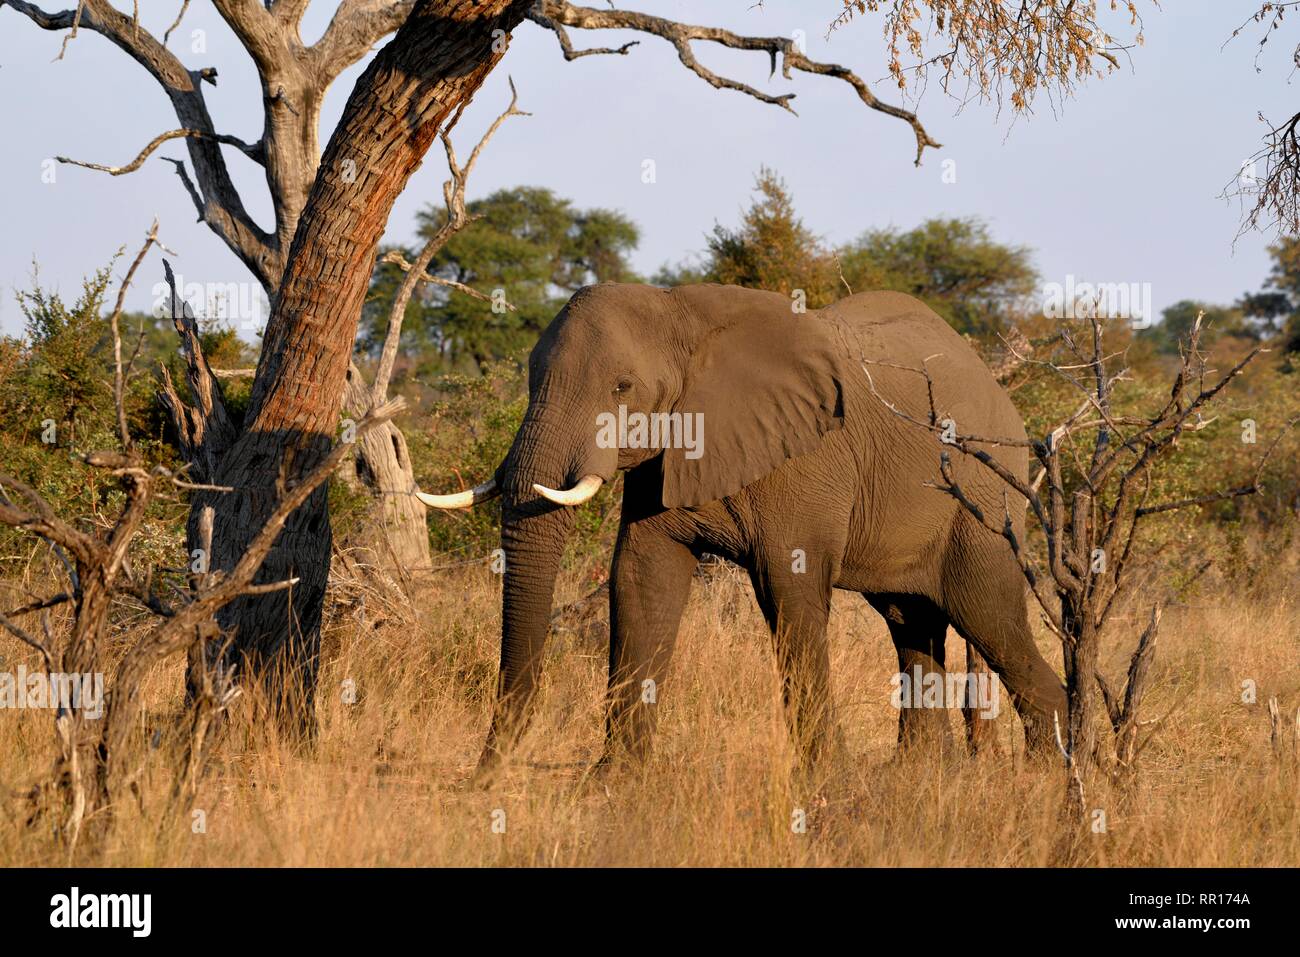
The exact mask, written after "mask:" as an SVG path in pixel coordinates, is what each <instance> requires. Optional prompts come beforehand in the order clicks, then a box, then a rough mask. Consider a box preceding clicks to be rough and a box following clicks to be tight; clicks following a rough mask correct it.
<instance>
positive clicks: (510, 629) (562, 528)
mask: <svg viewBox="0 0 1300 957" xmlns="http://www.w3.org/2000/svg"><path fill="white" fill-rule="evenodd" d="M543 411H544V410H543V409H542V408H536V407H534V408H530V409H529V413H528V415H527V416H526V417H525V420H524V423H523V425H522V426H521V427H520V429H519V433H518V434H517V435H516V436H515V441H514V444H513V445H512V446H511V449H510V452H509V453H508V454H507V455H506V458H505V461H504V462H503V463H502V464H501V468H500V469H498V471H497V479H498V483H499V485H500V487H501V490H502V495H503V503H502V510H501V547H502V550H503V551H504V553H505V581H504V584H503V587H502V593H501V665H500V672H499V675H498V678H497V701H496V707H495V710H494V712H493V715H492V727H491V730H489V732H488V738H487V743H486V745H485V746H484V748H483V754H482V756H481V757H480V759H479V767H478V774H479V776H480V777H482V776H483V775H484V774H486V773H488V772H491V771H492V770H494V769H495V768H496V766H497V765H498V764H499V763H500V760H501V758H502V757H503V756H504V755H505V754H506V752H508V751H509V750H510V748H511V747H512V746H513V745H514V743H515V742H516V741H517V740H518V739H519V736H520V735H521V734H522V733H523V732H524V730H525V729H526V728H527V726H528V722H529V719H530V717H531V714H532V705H533V699H534V696H535V695H536V691H537V686H538V679H539V677H540V675H541V669H542V657H543V654H544V652H545V649H546V638H547V632H548V630H549V628H550V622H551V607H552V603H553V601H554V597H555V580H556V577H557V575H558V574H559V570H560V561H561V559H562V557H563V555H564V546H565V543H566V542H567V540H568V536H569V533H570V532H571V531H572V529H573V510H572V509H570V508H566V507H563V506H559V505H556V504H554V503H552V502H549V501H547V500H546V499H544V498H542V497H540V496H539V495H538V494H537V493H536V492H535V491H534V490H533V487H532V486H533V484H534V483H544V484H546V485H547V486H550V487H558V488H565V487H567V486H568V485H569V484H571V483H572V476H571V474H570V473H571V472H572V471H573V470H574V469H576V468H580V459H581V455H580V453H578V454H576V455H575V453H574V452H573V443H572V442H566V441H564V439H563V437H562V436H561V435H558V434H556V431H555V430H554V429H553V428H552V427H551V424H552V422H553V421H554V419H553V418H552V417H550V416H544V415H542V414H541V413H542V412H543Z"/></svg>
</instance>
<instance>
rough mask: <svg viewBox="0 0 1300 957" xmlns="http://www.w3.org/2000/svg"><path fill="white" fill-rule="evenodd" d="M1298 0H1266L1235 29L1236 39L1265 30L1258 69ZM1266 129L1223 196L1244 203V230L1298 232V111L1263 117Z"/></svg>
mask: <svg viewBox="0 0 1300 957" xmlns="http://www.w3.org/2000/svg"><path fill="white" fill-rule="evenodd" d="M1298 8H1300V3H1297V2H1296V0H1264V2H1261V3H1259V4H1258V7H1257V9H1256V10H1255V12H1254V13H1253V14H1251V15H1250V16H1249V17H1248V18H1247V19H1246V22H1245V23H1243V24H1241V25H1240V26H1239V27H1237V29H1235V30H1233V31H1232V38H1234V39H1235V38H1236V37H1237V36H1238V35H1239V34H1241V33H1242V32H1243V31H1244V30H1246V29H1247V28H1248V27H1250V26H1251V25H1254V26H1255V27H1257V28H1258V27H1261V26H1262V32H1263V36H1262V37H1260V39H1259V50H1258V52H1257V53H1256V55H1255V68H1256V70H1257V71H1259V70H1260V65H1259V61H1260V59H1261V58H1262V57H1263V55H1264V52H1265V48H1266V45H1267V44H1268V41H1269V39H1270V37H1272V36H1273V34H1274V32H1275V31H1277V30H1279V29H1280V28H1281V27H1282V25H1283V22H1284V21H1285V19H1286V15H1287V14H1288V13H1292V14H1294V13H1296V12H1297V9H1298ZM1290 53H1291V56H1290V60H1291V62H1292V64H1293V65H1294V64H1296V63H1300V43H1297V44H1295V45H1293V46H1292V47H1291V51H1290ZM1259 120H1260V122H1261V123H1263V124H1264V125H1265V132H1264V136H1263V143H1262V145H1261V146H1260V147H1259V148H1258V149H1257V150H1256V151H1255V153H1254V154H1253V155H1252V156H1251V157H1250V158H1249V159H1247V160H1246V161H1245V162H1244V163H1242V165H1241V169H1239V170H1237V173H1236V175H1235V176H1234V177H1233V179H1232V182H1231V183H1230V184H1229V185H1228V187H1227V188H1226V189H1225V190H1224V195H1225V196H1235V197H1237V198H1238V199H1239V200H1241V202H1242V205H1243V207H1244V216H1243V218H1242V223H1241V232H1242V233H1244V232H1246V231H1247V230H1252V229H1259V230H1273V231H1275V232H1277V233H1278V234H1279V235H1287V234H1294V233H1297V232H1300V111H1298V112H1294V113H1292V114H1291V115H1290V116H1287V117H1285V118H1283V119H1282V120H1281V122H1278V121H1277V118H1276V117H1274V118H1273V119H1272V120H1270V119H1268V118H1267V117H1265V116H1264V115H1263V113H1260V114H1259Z"/></svg>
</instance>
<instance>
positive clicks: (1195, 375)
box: [863, 314, 1289, 819]
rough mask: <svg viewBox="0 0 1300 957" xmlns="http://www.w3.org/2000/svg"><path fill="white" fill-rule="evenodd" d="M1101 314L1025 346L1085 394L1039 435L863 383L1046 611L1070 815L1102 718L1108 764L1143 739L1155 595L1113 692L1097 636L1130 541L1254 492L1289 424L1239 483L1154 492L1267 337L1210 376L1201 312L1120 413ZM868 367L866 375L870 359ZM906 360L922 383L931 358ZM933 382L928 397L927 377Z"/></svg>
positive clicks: (1117, 769) (1128, 759)
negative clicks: (1022, 522)
mask: <svg viewBox="0 0 1300 957" xmlns="http://www.w3.org/2000/svg"><path fill="white" fill-rule="evenodd" d="M1105 321H1106V320H1104V319H1102V318H1100V316H1098V315H1095V314H1094V315H1093V316H1092V317H1091V318H1090V319H1089V320H1088V323H1087V333H1088V335H1089V337H1090V341H1088V342H1086V343H1084V344H1080V343H1079V342H1078V341H1077V339H1076V337H1075V336H1074V335H1073V334H1072V333H1071V332H1070V331H1069V330H1067V331H1064V332H1062V333H1061V334H1060V337H1059V340H1060V344H1061V345H1062V346H1063V348H1064V350H1065V354H1066V356H1067V357H1068V358H1066V359H1063V360H1059V361H1048V360H1044V359H1035V358H1032V357H1029V356H1021V357H1020V358H1021V359H1022V360H1023V361H1024V362H1026V363H1033V364H1035V365H1038V366H1040V367H1042V368H1045V369H1047V370H1049V372H1050V373H1051V374H1053V375H1056V376H1059V377H1061V378H1062V379H1063V380H1064V381H1065V382H1066V383H1068V384H1069V386H1070V387H1071V388H1072V389H1075V390H1077V391H1078V392H1079V393H1080V395H1081V396H1082V399H1081V401H1080V403H1079V405H1078V408H1077V409H1076V410H1075V412H1074V413H1073V414H1072V415H1071V416H1070V417H1069V418H1068V419H1067V420H1066V421H1065V422H1064V423H1062V424H1061V425H1059V426H1058V427H1057V428H1055V429H1053V430H1052V432H1051V433H1050V434H1048V435H1046V436H1044V437H1043V438H1030V439H1022V438H1016V437H1014V436H980V435H969V434H964V433H962V432H961V423H960V422H958V421H955V420H954V419H953V417H952V416H951V415H949V414H948V412H947V410H943V409H937V408H935V406H934V402H933V399H931V403H930V412H929V418H928V419H921V418H917V417H916V416H914V415H912V414H909V413H908V412H906V411H904V410H903V409H902V408H900V407H899V405H898V404H896V403H895V402H894V401H892V400H891V398H890V397H889V396H885V395H881V394H880V393H879V392H877V391H876V390H875V387H874V384H873V385H872V391H873V393H874V394H875V395H876V397H877V398H878V399H879V400H880V401H881V402H882V403H883V404H884V405H885V406H886V407H887V408H888V409H889V410H890V411H892V412H893V413H894V414H895V415H897V416H899V417H901V418H903V419H905V420H907V421H908V422H911V423H912V424H914V425H916V426H917V427H919V428H924V429H928V430H930V431H931V432H933V433H934V434H935V435H936V436H937V438H938V439H939V443H940V444H939V451H938V458H939V474H940V476H941V479H940V480H937V481H934V482H932V483H930V485H931V487H933V488H935V489H937V490H939V491H941V492H943V493H945V494H947V495H950V496H952V497H953V498H954V499H955V500H956V501H957V502H958V503H959V504H960V505H961V506H962V507H963V508H964V509H965V510H966V511H967V512H969V513H970V514H971V515H972V516H973V517H974V518H975V519H977V520H978V521H979V522H980V523H981V524H982V525H983V526H984V527H985V528H987V529H988V530H989V531H991V532H993V533H995V534H997V535H1000V536H1002V537H1004V538H1005V539H1006V540H1007V543H1008V545H1009V546H1010V548H1011V552H1012V554H1013V555H1014V556H1015V558H1016V560H1017V562H1018V563H1019V565H1020V568H1021V571H1022V572H1023V573H1024V576H1025V580H1026V582H1027V583H1028V585H1029V588H1030V590H1031V592H1032V593H1033V596H1034V598H1035V599H1036V601H1037V603H1038V605H1039V606H1040V608H1041V609H1042V614H1043V620H1044V622H1045V623H1046V624H1047V626H1048V628H1050V629H1051V631H1052V632H1053V633H1054V634H1055V635H1056V636H1057V637H1058V638H1059V639H1060V642H1061V648H1062V652H1063V656H1064V663H1065V681H1066V694H1067V704H1068V714H1065V715H1058V716H1057V740H1058V744H1059V746H1060V749H1061V753H1062V756H1063V758H1064V760H1065V766H1066V770H1067V777H1068V783H1067V794H1066V797H1067V808H1068V810H1069V812H1070V814H1071V815H1072V817H1074V818H1076V819H1077V818H1081V817H1082V816H1083V814H1084V813H1085V811H1086V808H1087V794H1088V790H1089V788H1090V787H1091V786H1092V784H1093V783H1094V780H1095V776H1096V775H1095V772H1096V771H1097V769H1098V764H1099V758H1100V754H1101V749H1100V747H1099V741H1098V735H1097V729H1098V725H1099V724H1100V721H1099V718H1105V719H1107V720H1108V722H1109V724H1110V726H1111V730H1112V731H1113V733H1114V747H1113V749H1112V750H1111V757H1110V760H1109V762H1108V767H1107V770H1108V771H1110V772H1111V773H1112V774H1114V775H1118V776H1123V775H1127V774H1129V773H1131V771H1132V769H1133V765H1134V762H1135V760H1136V758H1137V756H1138V754H1139V753H1140V752H1141V750H1142V748H1143V747H1144V746H1145V744H1146V741H1139V730H1140V728H1141V727H1142V726H1143V725H1149V724H1151V722H1147V721H1143V720H1142V718H1141V716H1140V715H1141V707H1142V701H1143V697H1144V695H1145V693H1146V690H1147V687H1148V685H1149V682H1150V675H1151V670H1150V664H1151V657H1152V655H1153V654H1154V651H1155V647H1156V639H1157V636H1158V632H1159V626H1160V604H1159V601H1156V602H1154V603H1153V604H1152V606H1151V608H1150V611H1149V616H1148V620H1147V625H1146V627H1145V629H1144V630H1143V631H1142V633H1141V635H1140V637H1139V638H1138V640H1137V643H1136V646H1135V649H1134V651H1133V654H1132V658H1131V662H1130V665H1129V669H1128V675H1127V678H1126V680H1125V684H1124V686H1123V689H1122V690H1121V691H1119V692H1114V691H1112V690H1111V685H1110V683H1109V681H1108V680H1107V679H1106V678H1105V677H1104V676H1103V675H1102V673H1101V670H1100V668H1099V665H1098V650H1099V647H1100V638H1101V634H1102V632H1103V630H1104V628H1105V627H1106V625H1107V623H1108V621H1109V620H1110V619H1111V616H1112V615H1113V613H1114V612H1115V611H1116V609H1117V608H1120V607H1122V606H1123V605H1124V603H1125V602H1126V600H1128V599H1129V598H1130V597H1132V592H1133V586H1134V583H1135V581H1136V576H1135V575H1134V574H1133V572H1134V570H1135V553H1134V547H1135V545H1136V543H1137V541H1138V533H1139V529H1140V527H1141V523H1142V520H1143V519H1144V518H1147V517H1148V516H1151V515H1157V514H1161V513H1165V512H1170V511H1173V510H1175V509H1182V508H1193V507H1199V506H1204V505H1208V504H1211V503H1213V502H1218V501H1223V500H1225V499H1230V498H1236V497H1239V496H1244V495H1251V494H1253V493H1255V492H1257V491H1259V490H1260V475H1261V473H1262V470H1263V467H1264V465H1265V463H1266V462H1267V460H1268V457H1269V455H1270V454H1271V453H1272V451H1273V449H1275V448H1276V447H1277V442H1278V441H1279V440H1280V439H1281V436H1282V434H1284V433H1285V429H1283V430H1282V432H1281V433H1280V434H1279V436H1278V438H1277V439H1275V440H1274V441H1273V443H1272V444H1271V445H1270V446H1269V447H1268V450H1267V451H1266V452H1265V454H1264V456H1263V457H1262V458H1261V460H1260V462H1259V465H1258V467H1257V469H1256V471H1255V474H1254V476H1253V477H1252V479H1251V481H1250V482H1249V483H1248V484H1246V485H1242V486H1240V487H1237V488H1232V489H1225V490H1218V491H1208V492H1206V493H1205V494H1203V495H1199V496H1195V497H1192V498H1186V499H1181V500H1178V501H1171V502H1161V503H1153V502H1151V501H1150V498H1151V493H1152V479H1153V474H1154V472H1155V470H1156V469H1157V467H1158V465H1159V463H1160V462H1161V461H1162V460H1164V459H1166V458H1168V457H1169V456H1170V455H1171V454H1172V453H1173V452H1174V451H1175V450H1176V449H1177V447H1178V444H1179V442H1180V441H1181V440H1183V439H1184V438H1185V437H1187V436H1191V435H1194V434H1195V433H1197V432H1199V431H1200V430H1201V429H1203V428H1204V427H1205V426H1207V425H1208V424H1209V423H1210V422H1211V421H1213V420H1212V419H1206V418H1205V417H1204V415H1205V412H1206V409H1207V407H1208V406H1209V405H1210V404H1211V403H1212V402H1213V400H1214V399H1215V398H1216V397H1217V396H1219V394H1220V393H1221V392H1222V391H1223V390H1224V388H1226V387H1227V385H1228V383H1230V382H1231V381H1232V380H1233V379H1234V378H1236V377H1237V376H1238V375H1240V374H1241V372H1242V370H1243V369H1245V368H1246V366H1247V365H1248V364H1249V363H1250V362H1251V361H1253V360H1254V359H1255V357H1256V356H1257V355H1258V354H1259V353H1260V352H1261V351H1262V349H1261V348H1259V347H1257V348H1255V349H1254V350H1252V351H1251V352H1250V353H1249V354H1248V355H1247V356H1246V357H1245V358H1244V359H1242V360H1241V361H1240V362H1238V363H1237V364H1236V365H1235V366H1234V367H1233V368H1232V369H1231V370H1230V371H1229V372H1228V373H1227V374H1225V375H1223V376H1221V377H1218V378H1213V379H1209V381H1207V377H1208V376H1210V375H1211V373H1210V371H1209V370H1208V368H1207V366H1206V360H1205V356H1204V355H1203V354H1202V353H1201V350H1200V341H1201V332H1202V330H1201V322H1200V319H1198V320H1197V322H1196V323H1195V325H1194V326H1193V329H1192V331H1191V333H1190V335H1189V337H1188V339H1187V340H1186V342H1184V343H1183V348H1182V359H1181V362H1180V365H1179V369H1178V372H1177V374H1176V375H1175V377H1174V381H1173V384H1172V387H1171V389H1170V394H1169V399H1168V401H1167V402H1166V403H1165V405H1164V406H1163V407H1162V408H1160V409H1159V410H1157V411H1155V412H1153V413H1151V414H1149V415H1140V416H1131V415H1120V414H1118V413H1117V412H1116V411H1115V409H1114V405H1115V390H1116V386H1117V384H1118V383H1120V382H1122V381H1124V380H1125V372H1126V369H1124V368H1123V367H1122V366H1121V367H1120V368H1118V369H1117V368H1116V365H1117V364H1118V363H1122V359H1123V352H1120V353H1118V354H1116V355H1108V354H1107V353H1106V351H1105V349H1104V345H1103V332H1104V323H1105ZM1013 348H1014V347H1013ZM863 368H864V369H866V370H867V373H868V376H869V375H870V363H864V366H863ZM910 371H913V372H915V373H916V374H917V375H920V376H923V377H924V378H925V380H926V383H927V385H930V384H931V379H930V374H929V372H928V371H927V370H926V369H924V368H921V369H913V370H910ZM929 394H930V395H931V396H933V394H934V391H933V389H932V388H931V389H930V390H929ZM1287 427H1288V428H1289V425H1288V426H1287ZM998 446H1003V447H1006V446H1012V447H1021V448H1028V449H1029V450H1030V451H1031V452H1032V454H1033V457H1034V458H1035V459H1037V462H1038V465H1039V471H1038V474H1037V476H1036V477H1035V478H1034V479H1033V481H1030V480H1029V478H1028V476H1025V475H1017V474H1014V473H1013V472H1012V471H1010V470H1009V469H1007V468H1006V467H1005V466H1004V465H1003V464H1001V463H1000V462H999V461H998V459H996V458H995V457H994V456H993V455H991V454H990V453H989V451H988V450H989V449H990V448H996V447H998ZM953 452H956V453H959V454H961V455H964V456H969V457H970V458H972V459H974V460H975V461H977V462H979V463H980V464H982V465H983V466H984V467H986V468H987V469H989V470H990V471H991V472H993V474H994V475H996V476H997V477H998V478H999V479H1000V480H1001V481H1002V482H1003V483H1004V484H1005V485H1006V492H1005V493H1004V496H1003V507H1002V509H1001V512H1002V514H1000V515H998V514H990V513H989V511H988V510H987V508H986V507H981V505H980V504H978V503H976V502H975V501H973V500H972V498H971V497H970V496H968V495H967V494H966V492H965V490H963V488H962V486H961V484H960V483H959V482H958V480H957V479H956V478H955V476H954V471H953V468H952V454H953ZM986 504H987V503H986ZM1026 505H1028V508H1029V511H1030V513H1031V514H1032V516H1033V518H1034V520H1035V522H1036V524H1037V525H1038V527H1039V528H1040V529H1041V530H1042V533H1043V537H1044V551H1043V554H1042V555H1041V556H1036V555H1031V553H1030V552H1029V550H1028V547H1027V543H1026V542H1023V541H1020V540H1019V538H1018V537H1017V536H1016V534H1015V532H1014V531H1013V522H1012V513H1013V510H1016V509H1023V508H1025V507H1026ZM1098 693H1099V694H1098ZM1147 740H1149V737H1148V739H1147Z"/></svg>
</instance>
